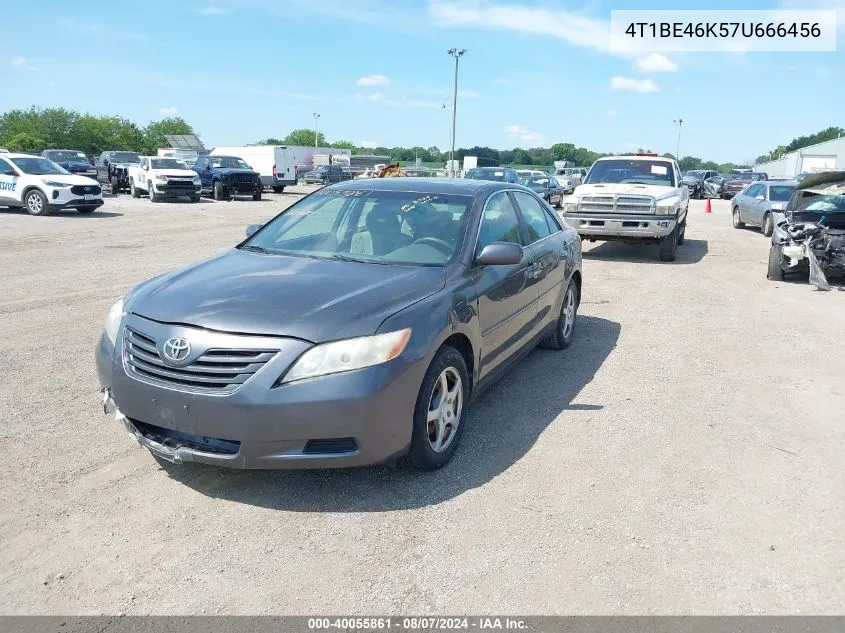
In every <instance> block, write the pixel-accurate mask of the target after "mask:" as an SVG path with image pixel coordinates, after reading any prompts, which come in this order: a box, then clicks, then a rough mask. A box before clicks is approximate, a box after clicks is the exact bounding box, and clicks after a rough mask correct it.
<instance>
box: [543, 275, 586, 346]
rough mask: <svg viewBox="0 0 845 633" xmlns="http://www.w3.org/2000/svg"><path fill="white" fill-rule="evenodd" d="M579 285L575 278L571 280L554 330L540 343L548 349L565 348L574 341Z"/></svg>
mask: <svg viewBox="0 0 845 633" xmlns="http://www.w3.org/2000/svg"><path fill="white" fill-rule="evenodd" d="M578 302H579V297H578V285H577V284H576V283H575V280H574V279H573V280H571V281H570V282H569V286H567V288H566V293H565V294H564V295H563V303H562V304H561V306H560V315H559V316H558V318H557V322H556V323H555V329H554V330H552V331H551V332H550V333H549V334H548V335H547V336H546V337H545V338H544V339H543V340H542V341H540V345H541V346H542V347H545V348H546V349H557V350H561V349H565V348H567V347H569V344H570V343H571V342H572V337H573V336H574V334H575V318H576V317H577V316H578Z"/></svg>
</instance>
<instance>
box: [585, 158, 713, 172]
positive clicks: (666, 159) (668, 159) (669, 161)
mask: <svg viewBox="0 0 845 633" xmlns="http://www.w3.org/2000/svg"><path fill="white" fill-rule="evenodd" d="M601 160H651V161H654V160H662V161H666V162H667V163H672V162H674V160H673V159H671V158H666V157H665V156H636V155H631V156H602V157H601V158H597V159H596V162H599V161H601ZM703 171H706V170H703Z"/></svg>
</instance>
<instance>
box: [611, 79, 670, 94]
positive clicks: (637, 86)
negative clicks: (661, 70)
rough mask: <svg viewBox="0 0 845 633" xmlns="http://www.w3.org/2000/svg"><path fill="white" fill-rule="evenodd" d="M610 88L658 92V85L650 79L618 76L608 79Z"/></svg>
mask: <svg viewBox="0 0 845 633" xmlns="http://www.w3.org/2000/svg"><path fill="white" fill-rule="evenodd" d="M610 89H611V90H628V91H631V92H660V87H659V86H658V85H657V84H656V83H654V80H652V79H629V78H627V77H618V76H617V77H613V78H612V79H611V80H610Z"/></svg>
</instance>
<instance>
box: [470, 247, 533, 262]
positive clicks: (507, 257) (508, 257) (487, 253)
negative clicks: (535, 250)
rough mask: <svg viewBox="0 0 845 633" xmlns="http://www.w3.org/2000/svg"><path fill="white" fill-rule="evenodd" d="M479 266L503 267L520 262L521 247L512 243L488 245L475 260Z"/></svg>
mask: <svg viewBox="0 0 845 633" xmlns="http://www.w3.org/2000/svg"><path fill="white" fill-rule="evenodd" d="M475 262H476V263H477V264H478V265H480V266H503V265H513V264H519V263H521V262H522V247H521V246H520V245H519V244H514V243H512V242H493V243H492V244H488V245H487V246H485V247H484V248H483V249H481V252H480V253H479V254H478V257H477V258H476V259H475Z"/></svg>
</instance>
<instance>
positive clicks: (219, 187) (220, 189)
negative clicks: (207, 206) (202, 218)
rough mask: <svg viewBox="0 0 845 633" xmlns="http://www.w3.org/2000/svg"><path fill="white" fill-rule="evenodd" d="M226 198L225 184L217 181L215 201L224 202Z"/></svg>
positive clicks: (215, 184)
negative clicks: (224, 192)
mask: <svg viewBox="0 0 845 633" xmlns="http://www.w3.org/2000/svg"><path fill="white" fill-rule="evenodd" d="M224 198H225V196H224V195H223V184H222V183H221V182H220V181H219V180H217V181H215V183H214V199H215V200H223V199H224Z"/></svg>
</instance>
